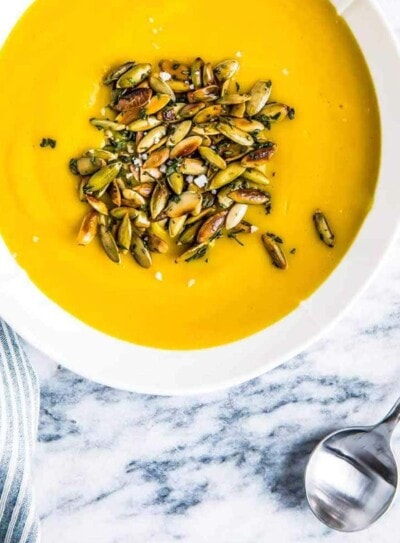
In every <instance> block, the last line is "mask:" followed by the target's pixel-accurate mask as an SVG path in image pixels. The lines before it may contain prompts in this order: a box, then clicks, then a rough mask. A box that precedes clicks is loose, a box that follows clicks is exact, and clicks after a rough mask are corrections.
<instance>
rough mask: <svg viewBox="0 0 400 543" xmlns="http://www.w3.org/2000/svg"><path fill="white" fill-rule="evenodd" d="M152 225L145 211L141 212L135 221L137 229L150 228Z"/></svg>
mask: <svg viewBox="0 0 400 543" xmlns="http://www.w3.org/2000/svg"><path fill="white" fill-rule="evenodd" d="M150 225H151V222H150V219H149V217H148V216H147V213H145V212H144V211H139V213H138V215H137V217H136V219H135V226H136V227H137V228H144V229H146V228H149V227H150Z"/></svg>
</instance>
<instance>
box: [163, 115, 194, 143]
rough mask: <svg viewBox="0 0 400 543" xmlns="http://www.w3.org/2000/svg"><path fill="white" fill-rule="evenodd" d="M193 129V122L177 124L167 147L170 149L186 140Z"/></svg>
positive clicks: (187, 121)
mask: <svg viewBox="0 0 400 543" xmlns="http://www.w3.org/2000/svg"><path fill="white" fill-rule="evenodd" d="M191 127H192V121H190V120H186V121H183V122H181V123H179V124H177V125H176V126H175V127H174V128H173V130H172V133H171V135H170V136H169V138H168V141H167V145H169V146H170V147H174V146H175V145H176V144H177V143H179V142H180V141H182V140H183V138H186V136H187V135H188V134H189V132H190V129H191Z"/></svg>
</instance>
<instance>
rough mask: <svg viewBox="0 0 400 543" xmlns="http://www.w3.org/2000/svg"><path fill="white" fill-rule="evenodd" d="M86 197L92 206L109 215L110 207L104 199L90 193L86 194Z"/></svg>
mask: <svg viewBox="0 0 400 543" xmlns="http://www.w3.org/2000/svg"><path fill="white" fill-rule="evenodd" d="M86 199H87V201H88V202H89V204H90V205H91V206H92V208H93V209H95V210H96V211H97V212H98V213H101V214H102V215H108V207H107V206H106V204H105V203H104V202H103V201H102V200H99V199H98V198H95V197H94V196H91V195H90V194H87V195H86Z"/></svg>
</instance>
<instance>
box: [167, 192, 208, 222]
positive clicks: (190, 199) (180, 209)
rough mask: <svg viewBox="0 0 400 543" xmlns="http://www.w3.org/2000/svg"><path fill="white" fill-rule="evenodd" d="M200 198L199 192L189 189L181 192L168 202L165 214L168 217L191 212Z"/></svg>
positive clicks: (174, 217)
mask: <svg viewBox="0 0 400 543" xmlns="http://www.w3.org/2000/svg"><path fill="white" fill-rule="evenodd" d="M201 200H202V198H201V194H198V193H196V192H191V191H187V192H182V194H181V195H180V196H177V197H176V198H175V199H174V200H172V201H171V202H170V203H169V204H168V207H167V208H166V210H165V214H166V216H167V217H169V218H170V219H176V218H177V217H182V215H186V214H187V213H192V212H193V211H194V210H195V209H196V207H197V206H198V204H199V202H201Z"/></svg>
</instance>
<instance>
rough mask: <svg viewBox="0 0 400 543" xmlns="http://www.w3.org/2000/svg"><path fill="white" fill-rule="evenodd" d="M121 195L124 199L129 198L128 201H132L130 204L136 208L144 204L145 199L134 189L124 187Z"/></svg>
mask: <svg viewBox="0 0 400 543" xmlns="http://www.w3.org/2000/svg"><path fill="white" fill-rule="evenodd" d="M122 196H123V197H124V199H125V200H129V201H130V202H132V206H133V207H136V208H138V209H140V208H142V207H144V206H145V205H146V200H145V199H144V198H143V196H141V195H140V194H139V193H137V192H136V191H135V190H132V189H124V190H123V191H122Z"/></svg>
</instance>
